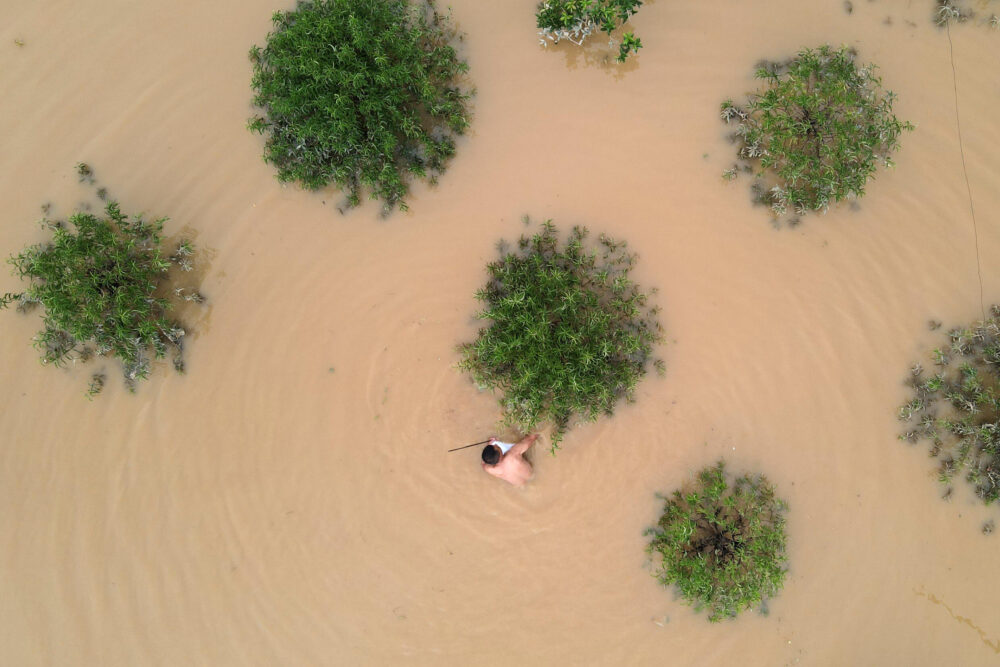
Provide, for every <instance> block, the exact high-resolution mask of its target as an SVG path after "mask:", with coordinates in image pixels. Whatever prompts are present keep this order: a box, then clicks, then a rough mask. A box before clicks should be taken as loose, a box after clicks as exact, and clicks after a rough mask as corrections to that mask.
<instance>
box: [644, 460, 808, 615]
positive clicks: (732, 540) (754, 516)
mask: <svg viewBox="0 0 1000 667" xmlns="http://www.w3.org/2000/svg"><path fill="white" fill-rule="evenodd" d="M663 500H664V507H663V514H662V516H661V517H660V520H659V522H658V523H657V525H656V527H655V528H651V529H650V530H648V531H647V535H649V536H650V538H651V539H650V543H649V547H648V551H649V553H650V554H651V555H653V557H654V561H659V562H658V563H654V565H657V566H658V569H657V571H656V572H655V576H656V577H657V579H659V581H660V583H662V584H663V585H664V586H671V585H673V586H675V587H676V589H677V591H678V593H679V594H680V597H681V599H683V600H684V601H685V602H687V603H688V604H691V605H693V606H694V608H695V610H697V611H701V610H702V609H705V610H707V611H708V614H709V616H708V620H710V621H713V622H714V621H719V620H722V619H723V618H728V617H734V616H736V615H737V614H738V613H739V612H741V611H743V610H744V609H748V608H750V607H752V606H753V605H756V604H763V603H764V602H765V601H766V600H767V598H770V597H773V596H774V595H777V593H778V591H779V590H781V587H782V584H783V582H784V579H785V573H786V571H787V563H788V557H787V555H786V553H785V511H786V509H787V505H786V504H785V502H784V501H782V500H781V499H779V498H778V497H777V496H776V495H775V491H774V487H773V486H772V485H771V484H770V483H769V482H768V481H767V479H766V478H765V477H764V476H762V475H753V476H751V475H742V476H740V477H736V478H735V479H733V476H732V475H730V474H728V473H727V472H726V469H725V464H724V463H723V462H722V461H719V462H718V463H716V464H715V465H714V466H710V467H708V468H705V469H703V470H702V471H701V472H699V473H698V477H697V480H696V481H695V482H694V483H693V484H691V485H689V486H688V487H686V488H684V489H681V490H679V491H674V493H673V495H671V496H670V497H669V498H663Z"/></svg>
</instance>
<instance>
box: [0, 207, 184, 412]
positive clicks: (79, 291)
mask: <svg viewBox="0 0 1000 667" xmlns="http://www.w3.org/2000/svg"><path fill="white" fill-rule="evenodd" d="M104 212H105V217H98V216H96V215H92V214H90V213H85V212H79V213H76V214H75V215H73V216H71V217H70V218H69V221H68V222H61V221H59V222H54V221H48V220H46V221H43V222H44V223H45V224H46V225H47V226H48V227H49V228H50V229H52V231H53V238H52V241H51V242H49V243H45V244H39V245H35V246H31V247H29V248H26V249H25V250H24V251H22V252H21V253H20V254H17V255H14V256H13V257H11V258H10V260H9V262H10V263H11V264H12V265H13V267H14V271H15V273H16V274H17V275H19V276H20V277H21V278H24V279H27V280H28V281H30V285H29V286H28V287H27V289H25V290H24V291H23V292H19V293H7V294H5V295H3V296H2V297H0V307H6V306H9V305H10V304H11V303H16V304H17V308H18V310H20V311H22V312H23V311H27V310H30V309H31V308H32V307H34V306H37V305H40V306H41V307H42V308H43V309H44V311H45V312H44V314H43V317H42V323H43V328H42V330H41V331H40V332H39V333H38V335H37V336H36V337H35V347H37V348H38V349H39V350H40V351H41V354H42V362H43V363H46V364H48V363H51V364H53V365H56V366H59V365H61V364H63V363H65V362H67V361H87V360H88V359H90V358H91V357H92V356H93V354H95V353H96V354H97V355H100V356H107V355H112V356H115V357H117V358H118V359H119V360H120V361H121V363H122V366H123V372H124V374H125V381H126V385H127V386H128V388H129V389H130V390H134V387H135V383H136V381H137V380H140V379H144V378H145V377H146V376H147V375H148V374H149V369H150V360H151V358H160V357H163V356H165V355H166V353H167V352H168V350H173V352H174V354H175V355H176V356H177V357H178V358H179V356H180V354H181V343H182V338H183V336H184V329H183V328H181V326H180V325H179V324H178V323H177V322H175V321H173V320H171V319H170V318H169V317H168V311H169V309H170V303H169V301H167V300H166V299H164V298H161V297H158V296H156V295H155V293H156V292H157V291H158V288H159V287H160V286H161V284H162V283H163V282H164V281H165V279H166V274H167V271H168V269H169V268H170V266H171V264H172V263H179V262H181V261H182V260H185V261H186V257H187V256H188V255H189V254H190V252H191V249H192V248H191V245H190V243H188V242H186V241H185V242H182V243H181V247H182V249H183V253H176V254H175V255H174V256H172V257H170V258H167V259H165V258H164V257H163V256H162V254H161V250H160V247H161V245H162V237H161V235H160V232H161V230H162V228H163V223H164V222H165V220H166V218H161V219H158V220H154V221H152V222H149V221H146V220H144V219H143V218H142V216H141V215H139V216H133V217H129V216H127V215H125V214H123V213H122V212H121V210H120V209H119V207H118V204H117V203H116V202H113V201H112V202H109V203H108V204H107V206H106V208H105V211H104ZM103 386H104V375H103V374H95V375H94V376H93V377H92V379H91V383H90V387H89V391H88V395H93V394H96V393H98V392H99V391H100V390H101V389H102V388H103Z"/></svg>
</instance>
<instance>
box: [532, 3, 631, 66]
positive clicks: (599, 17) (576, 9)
mask: <svg viewBox="0 0 1000 667" xmlns="http://www.w3.org/2000/svg"><path fill="white" fill-rule="evenodd" d="M641 5H642V2H641V0H545V2H542V3H540V4H539V5H538V10H537V11H536V12H535V20H536V22H537V25H538V34H539V35H540V36H541V39H540V40H539V41H540V42H541V44H542V46H546V45H547V44H548V42H547V41H546V40H549V41H551V42H552V43H553V44H558V43H559V42H560V41H561V40H563V39H566V40H569V41H571V42H573V43H574V44H576V45H577V46H580V45H582V44H583V42H584V40H586V39H587V37H589V36H590V35H591V34H593V33H594V32H596V31H598V30H599V31H601V32H604V33H607V35H608V37H609V45H610V46H611V47H612V48H614V45H615V42H614V40H613V39H611V38H610V37H611V33H613V32H614V31H615V30H617V29H618V28H619V27H621V26H622V25H623V24H624V23H625V22H626V21H628V20H629V18H631V17H632V15H633V14H635V13H636V12H637V11H639V7H640V6H641ZM641 48H642V40H640V39H639V38H637V37H636V36H635V33H633V32H626V33H625V34H624V35H622V41H621V43H620V44H619V45H618V56H617V58H616V60H617V61H618V62H620V63H623V62H625V60H626V59H627V58H628V56H629V54H631V53H638V52H639V49H641Z"/></svg>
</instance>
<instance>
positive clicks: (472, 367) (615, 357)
mask: <svg viewBox="0 0 1000 667" xmlns="http://www.w3.org/2000/svg"><path fill="white" fill-rule="evenodd" d="M635 259H636V255H634V254H633V253H630V252H629V251H628V250H627V249H626V244H625V243H624V242H619V241H615V240H613V239H611V238H608V237H607V236H604V235H603V234H602V235H601V236H600V237H599V239H598V244H597V245H596V247H591V246H590V244H589V243H588V232H587V230H586V229H584V228H582V227H574V228H573V229H572V231H571V232H570V234H569V238H568V239H567V240H566V241H565V242H564V243H560V237H559V235H558V233H557V231H556V227H555V226H554V225H553V224H552V223H551V221H546V222H544V223H543V224H542V226H541V231H539V232H538V233H536V234H534V235H533V236H530V237H529V236H522V237H521V239H520V241H519V242H518V244H517V248H516V249H508V248H507V246H506V244H504V243H503V242H501V245H500V258H499V259H498V260H496V261H494V262H492V263H490V264H489V265H488V266H487V271H488V272H489V281H488V282H487V283H486V285H485V286H484V287H483V288H482V289H480V290H479V291H478V292H476V299H477V300H478V301H480V302H481V303H482V304H483V309H482V310H481V311H480V312H479V313H477V318H478V319H481V320H487V321H489V322H490V324H489V326H488V327H486V328H483V329H481V330H480V331H479V336H478V338H477V339H476V340H475V341H474V342H471V343H466V344H464V345H462V346H460V348H459V350H460V352H461V354H462V359H461V362H460V363H459V368H461V369H463V370H466V371H468V372H469V373H471V375H472V378H473V379H474V380H475V382H476V383H477V384H478V385H479V386H480V387H482V388H488V389H491V390H495V389H498V390H500V391H501V392H502V396H501V398H500V406H501V408H502V409H503V417H504V420H503V421H504V424H506V425H509V426H516V427H518V428H520V429H521V430H522V431H525V432H527V431H531V430H532V429H533V428H534V427H535V426H536V425H537V424H539V423H540V422H543V421H547V420H551V421H552V422H553V423H554V426H555V427H554V432H553V434H552V438H551V440H552V451H553V453H554V452H555V450H556V449H557V448H558V445H559V442H560V441H561V440H562V437H563V435H564V434H565V432H566V429H567V428H568V426H569V421H570V418H571V417H572V416H573V415H574V414H575V415H579V416H580V417H582V418H584V419H587V420H591V421H593V420H596V419H597V418H598V417H599V416H600V415H602V414H605V415H611V414H612V413H613V411H614V407H615V404H616V403H617V402H618V401H619V400H620V399H622V398H624V399H626V400H632V398H633V393H634V390H635V387H636V384H637V383H638V382H639V379H640V378H642V377H643V375H645V373H646V367H647V362H649V361H651V355H652V349H653V346H654V344H656V343H657V342H658V341H659V340H660V339H661V337H662V328H661V326H660V324H659V322H658V321H657V319H656V315H657V313H658V312H659V309H658V308H657V307H650V306H649V305H648V303H647V302H648V295H647V294H646V293H645V292H643V291H642V290H641V289H640V287H639V286H638V285H637V284H636V283H634V282H633V281H632V280H631V279H630V277H629V272H630V271H631V270H632V268H633V265H634V262H635ZM652 363H653V364H654V365H655V366H656V368H657V369H658V370H659V371H661V372H662V371H663V368H664V366H663V362H662V361H660V360H655V361H652Z"/></svg>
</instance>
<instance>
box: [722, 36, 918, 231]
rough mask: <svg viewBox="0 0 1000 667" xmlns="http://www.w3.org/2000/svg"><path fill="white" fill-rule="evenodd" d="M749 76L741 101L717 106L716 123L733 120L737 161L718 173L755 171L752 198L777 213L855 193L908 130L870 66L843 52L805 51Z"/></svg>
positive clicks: (817, 206)
mask: <svg viewBox="0 0 1000 667" xmlns="http://www.w3.org/2000/svg"><path fill="white" fill-rule="evenodd" d="M756 76H757V78H758V79H761V80H762V81H763V82H764V87H763V89H762V90H761V91H759V92H757V93H754V94H752V95H750V96H749V97H748V98H747V100H746V102H745V103H744V104H743V105H742V106H739V105H736V104H735V103H734V102H732V101H731V100H728V101H726V102H724V103H723V104H722V118H723V120H725V121H726V122H727V123H729V122H735V123H736V134H735V139H736V141H737V143H738V145H739V153H738V158H739V160H740V164H737V165H736V166H734V168H733V169H730V170H729V171H727V172H726V174H725V176H726V177H727V178H734V177H735V176H736V175H737V174H738V173H739V171H740V170H741V168H743V167H745V169H743V170H748V171H752V172H755V173H756V175H757V177H758V179H760V180H759V181H758V183H757V191H758V193H759V199H760V200H761V201H762V202H764V203H767V204H769V205H770V206H771V208H772V209H773V210H774V212H775V213H776V214H777V215H783V214H785V213H786V212H788V211H789V210H792V211H794V212H795V213H796V214H799V215H801V214H804V213H805V212H807V211H809V210H814V211H825V210H826V209H827V208H828V207H829V206H830V204H832V203H834V202H838V201H840V200H842V199H844V198H845V197H849V196H851V197H861V196H862V195H864V192H865V185H866V183H867V182H868V179H870V178H872V177H873V176H874V174H875V170H876V168H877V166H878V165H879V164H884V165H885V166H887V167H891V166H892V158H891V155H892V153H893V152H894V151H895V150H896V149H897V148H898V147H899V136H900V134H901V133H902V132H903V131H904V130H912V129H913V126H912V125H911V124H910V123H907V122H904V121H900V120H899V119H897V118H896V116H894V115H893V113H892V104H893V101H894V100H895V95H894V94H893V93H892V92H891V91H885V90H883V89H882V80H881V79H880V78H878V77H877V76H876V75H875V66H874V65H871V64H869V65H864V66H862V67H859V66H858V65H857V64H856V63H855V54H854V52H853V51H851V50H850V49H847V48H840V49H836V50H834V49H831V48H830V47H829V46H821V47H820V48H818V49H805V50H803V51H800V52H799V54H798V55H797V56H796V57H795V58H793V59H792V60H790V61H788V62H787V63H781V64H778V63H765V64H764V65H763V66H761V67H760V68H758V70H757V73H756ZM765 184H766V185H765ZM767 186H770V187H767Z"/></svg>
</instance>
